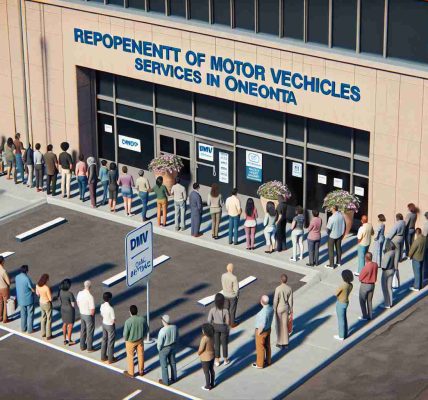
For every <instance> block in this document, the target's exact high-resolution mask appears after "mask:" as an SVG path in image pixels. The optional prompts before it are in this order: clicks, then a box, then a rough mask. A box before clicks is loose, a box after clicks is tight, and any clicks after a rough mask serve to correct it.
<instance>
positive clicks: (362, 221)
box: [361, 215, 369, 224]
mask: <svg viewBox="0 0 428 400" xmlns="http://www.w3.org/2000/svg"><path fill="white" fill-rule="evenodd" d="M368 221H369V219H368V218H367V215H362V216H361V223H362V224H367V222H368Z"/></svg>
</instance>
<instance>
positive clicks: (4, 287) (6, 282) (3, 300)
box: [0, 256, 10, 324]
mask: <svg viewBox="0 0 428 400" xmlns="http://www.w3.org/2000/svg"><path fill="white" fill-rule="evenodd" d="M9 295H10V279H9V275H8V273H7V272H6V270H5V269H4V257H3V256H0V322H3V323H4V324H6V323H7V322H8V320H7V301H8V299H9Z"/></svg>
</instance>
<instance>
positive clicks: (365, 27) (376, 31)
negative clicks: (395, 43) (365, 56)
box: [360, 0, 385, 54]
mask: <svg viewBox="0 0 428 400" xmlns="http://www.w3.org/2000/svg"><path fill="white" fill-rule="evenodd" d="M384 13H385V0H361V32H360V49H361V52H363V53H373V54H383V21H384Z"/></svg>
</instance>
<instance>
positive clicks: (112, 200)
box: [108, 162, 119, 213]
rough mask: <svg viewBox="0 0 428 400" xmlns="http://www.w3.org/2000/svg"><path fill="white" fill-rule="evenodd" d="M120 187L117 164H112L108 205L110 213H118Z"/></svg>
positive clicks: (109, 173)
mask: <svg viewBox="0 0 428 400" xmlns="http://www.w3.org/2000/svg"><path fill="white" fill-rule="evenodd" d="M118 190H119V185H118V184H117V166H116V163H114V162H112V163H110V168H109V171H108V205H109V207H110V212H113V213H114V212H116V202H117V192H118Z"/></svg>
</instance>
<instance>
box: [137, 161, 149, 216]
mask: <svg viewBox="0 0 428 400" xmlns="http://www.w3.org/2000/svg"><path fill="white" fill-rule="evenodd" d="M135 188H136V189H137V191H138V197H139V198H140V200H141V219H142V220H143V222H146V221H147V204H148V203H149V193H150V192H151V190H152V188H151V187H150V182H149V180H148V179H147V178H146V177H145V176H144V170H142V169H140V170H139V171H138V178H137V180H136V182H135Z"/></svg>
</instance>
